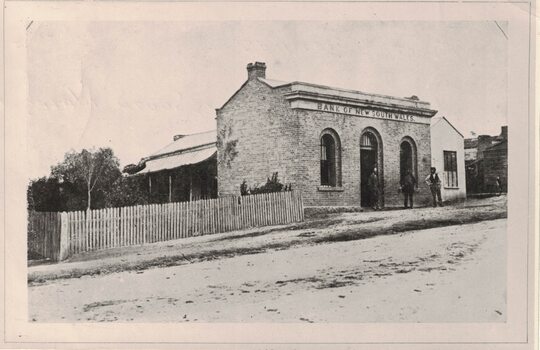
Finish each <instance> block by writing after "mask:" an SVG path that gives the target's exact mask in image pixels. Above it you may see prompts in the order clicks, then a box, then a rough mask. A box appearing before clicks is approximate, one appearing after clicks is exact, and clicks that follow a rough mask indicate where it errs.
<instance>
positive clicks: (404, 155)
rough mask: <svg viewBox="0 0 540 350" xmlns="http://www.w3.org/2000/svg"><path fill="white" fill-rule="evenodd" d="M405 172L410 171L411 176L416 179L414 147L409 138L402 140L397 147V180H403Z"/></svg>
mask: <svg viewBox="0 0 540 350" xmlns="http://www.w3.org/2000/svg"><path fill="white" fill-rule="evenodd" d="M407 170H410V171H411V174H412V175H413V176H414V177H415V178H418V174H417V169H416V145H415V143H414V141H413V139H411V138H410V137H405V138H403V139H402V141H401V143H400V145H399V179H400V180H401V179H403V177H404V176H405V174H407Z"/></svg>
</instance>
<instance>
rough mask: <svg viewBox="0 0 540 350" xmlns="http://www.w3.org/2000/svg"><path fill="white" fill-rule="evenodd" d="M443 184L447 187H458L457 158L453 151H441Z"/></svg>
mask: <svg viewBox="0 0 540 350" xmlns="http://www.w3.org/2000/svg"><path fill="white" fill-rule="evenodd" d="M443 154H444V184H445V186H447V187H458V176H457V156H456V152H455V151H443Z"/></svg>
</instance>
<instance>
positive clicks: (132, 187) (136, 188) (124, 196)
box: [106, 176, 151, 207]
mask: <svg viewBox="0 0 540 350" xmlns="http://www.w3.org/2000/svg"><path fill="white" fill-rule="evenodd" d="M147 182H148V179H147V178H146V177H145V176H134V177H120V178H118V179H117V180H116V181H115V182H114V184H113V185H112V187H111V189H110V191H109V193H108V195H107V200H106V205H107V206H108V207H125V206H131V205H143V204H150V203H151V198H150V194H149V193H148V191H147V190H146V188H147Z"/></svg>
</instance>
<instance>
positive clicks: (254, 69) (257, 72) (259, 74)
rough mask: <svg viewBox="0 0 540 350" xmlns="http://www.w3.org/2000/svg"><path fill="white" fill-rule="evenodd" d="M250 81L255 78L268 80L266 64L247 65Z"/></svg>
mask: <svg viewBox="0 0 540 350" xmlns="http://www.w3.org/2000/svg"><path fill="white" fill-rule="evenodd" d="M247 71H248V80H251V79H255V78H263V79H264V78H266V63H264V62H255V63H249V64H248V65H247Z"/></svg>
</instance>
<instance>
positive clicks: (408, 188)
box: [400, 169, 418, 209]
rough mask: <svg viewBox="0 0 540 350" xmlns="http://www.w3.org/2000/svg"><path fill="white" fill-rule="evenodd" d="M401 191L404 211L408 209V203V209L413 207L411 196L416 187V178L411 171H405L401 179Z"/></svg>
mask: <svg viewBox="0 0 540 350" xmlns="http://www.w3.org/2000/svg"><path fill="white" fill-rule="evenodd" d="M400 185H401V191H402V192H403V196H404V201H403V205H404V206H405V209H407V208H409V205H408V203H410V208H411V209H412V207H413V194H414V190H415V189H416V188H417V187H418V185H417V183H416V178H415V177H414V175H413V174H411V170H410V169H407V171H406V172H405V176H403V178H402V179H401V183H400Z"/></svg>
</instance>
